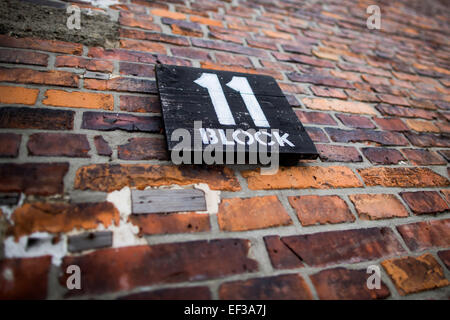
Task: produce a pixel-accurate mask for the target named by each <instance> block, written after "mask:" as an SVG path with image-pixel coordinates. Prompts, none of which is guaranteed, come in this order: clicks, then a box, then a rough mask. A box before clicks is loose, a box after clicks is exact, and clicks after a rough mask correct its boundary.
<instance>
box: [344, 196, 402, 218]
mask: <svg viewBox="0 0 450 320" xmlns="http://www.w3.org/2000/svg"><path fill="white" fill-rule="evenodd" d="M349 198H350V200H351V201H352V202H353V204H354V205H355V209H356V212H357V213H358V215H359V217H360V218H361V219H364V220H378V219H387V218H405V217H407V216H408V211H406V209H405V207H404V206H403V205H402V203H401V202H400V200H398V199H397V198H396V197H395V196H394V195H392V194H352V195H349Z"/></svg>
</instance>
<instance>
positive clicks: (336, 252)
mask: <svg viewBox="0 0 450 320" xmlns="http://www.w3.org/2000/svg"><path fill="white" fill-rule="evenodd" d="M281 241H283V243H284V244H285V245H287V246H288V247H289V248H290V249H291V250H292V251H293V252H294V253H295V254H296V255H297V256H298V257H301V258H302V261H303V262H304V263H305V264H307V265H308V266H314V267H324V266H329V265H333V264H339V263H358V262H363V261H369V260H376V259H379V258H381V257H385V256H392V255H399V254H401V253H404V249H403V248H402V246H401V245H400V243H399V242H398V240H397V238H396V236H395V234H394V233H393V232H392V230H391V229H389V228H369V229H354V230H343V231H330V232H319V233H314V234H307V235H300V236H288V237H283V238H281ZM324 248H326V250H324Z"/></svg>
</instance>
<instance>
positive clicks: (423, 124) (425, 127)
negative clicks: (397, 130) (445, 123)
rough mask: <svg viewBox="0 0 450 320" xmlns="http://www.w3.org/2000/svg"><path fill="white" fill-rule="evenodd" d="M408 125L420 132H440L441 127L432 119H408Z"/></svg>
mask: <svg viewBox="0 0 450 320" xmlns="http://www.w3.org/2000/svg"><path fill="white" fill-rule="evenodd" d="M405 122H406V125H407V126H408V127H409V128H410V129H411V130H414V131H418V132H440V130H439V128H438V127H437V126H436V125H434V124H433V123H432V122H430V121H425V120H417V119H407V120H406V121H405Z"/></svg>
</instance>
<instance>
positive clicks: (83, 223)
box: [11, 202, 120, 239]
mask: <svg viewBox="0 0 450 320" xmlns="http://www.w3.org/2000/svg"><path fill="white" fill-rule="evenodd" d="M119 215H120V214H119V211H118V210H117V209H116V208H115V207H114V205H113V204H112V203H110V202H100V203H77V204H67V203H49V202H47V203H44V202H35V203H26V204H24V205H23V206H22V207H19V208H17V209H16V210H15V211H14V213H13V214H12V217H11V218H12V221H14V224H13V226H12V228H11V229H12V230H11V232H12V234H13V235H14V236H15V238H16V239H18V238H20V237H21V236H23V235H30V234H32V233H34V232H50V233H62V232H69V231H72V230H75V229H84V230H92V229H96V228H97V227H99V226H100V224H102V225H103V226H104V227H105V228H108V227H109V226H110V225H113V224H115V225H119V218H120V216H119Z"/></svg>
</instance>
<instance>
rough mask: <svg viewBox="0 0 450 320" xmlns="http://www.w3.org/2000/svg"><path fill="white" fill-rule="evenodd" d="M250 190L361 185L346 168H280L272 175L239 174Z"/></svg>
mask: <svg viewBox="0 0 450 320" xmlns="http://www.w3.org/2000/svg"><path fill="white" fill-rule="evenodd" d="M241 174H242V176H243V177H244V178H246V179H247V183H248V187H249V189H251V190H261V189H263V190H270V189H309V188H314V189H330V188H356V187H361V186H362V184H361V182H360V181H359V180H358V178H357V177H356V175H355V174H354V173H353V171H352V170H351V169H349V168H347V167H340V166H332V167H281V168H280V169H279V170H278V172H277V173H275V174H274V175H261V174H260V172H259V170H247V171H242V172H241Z"/></svg>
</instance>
